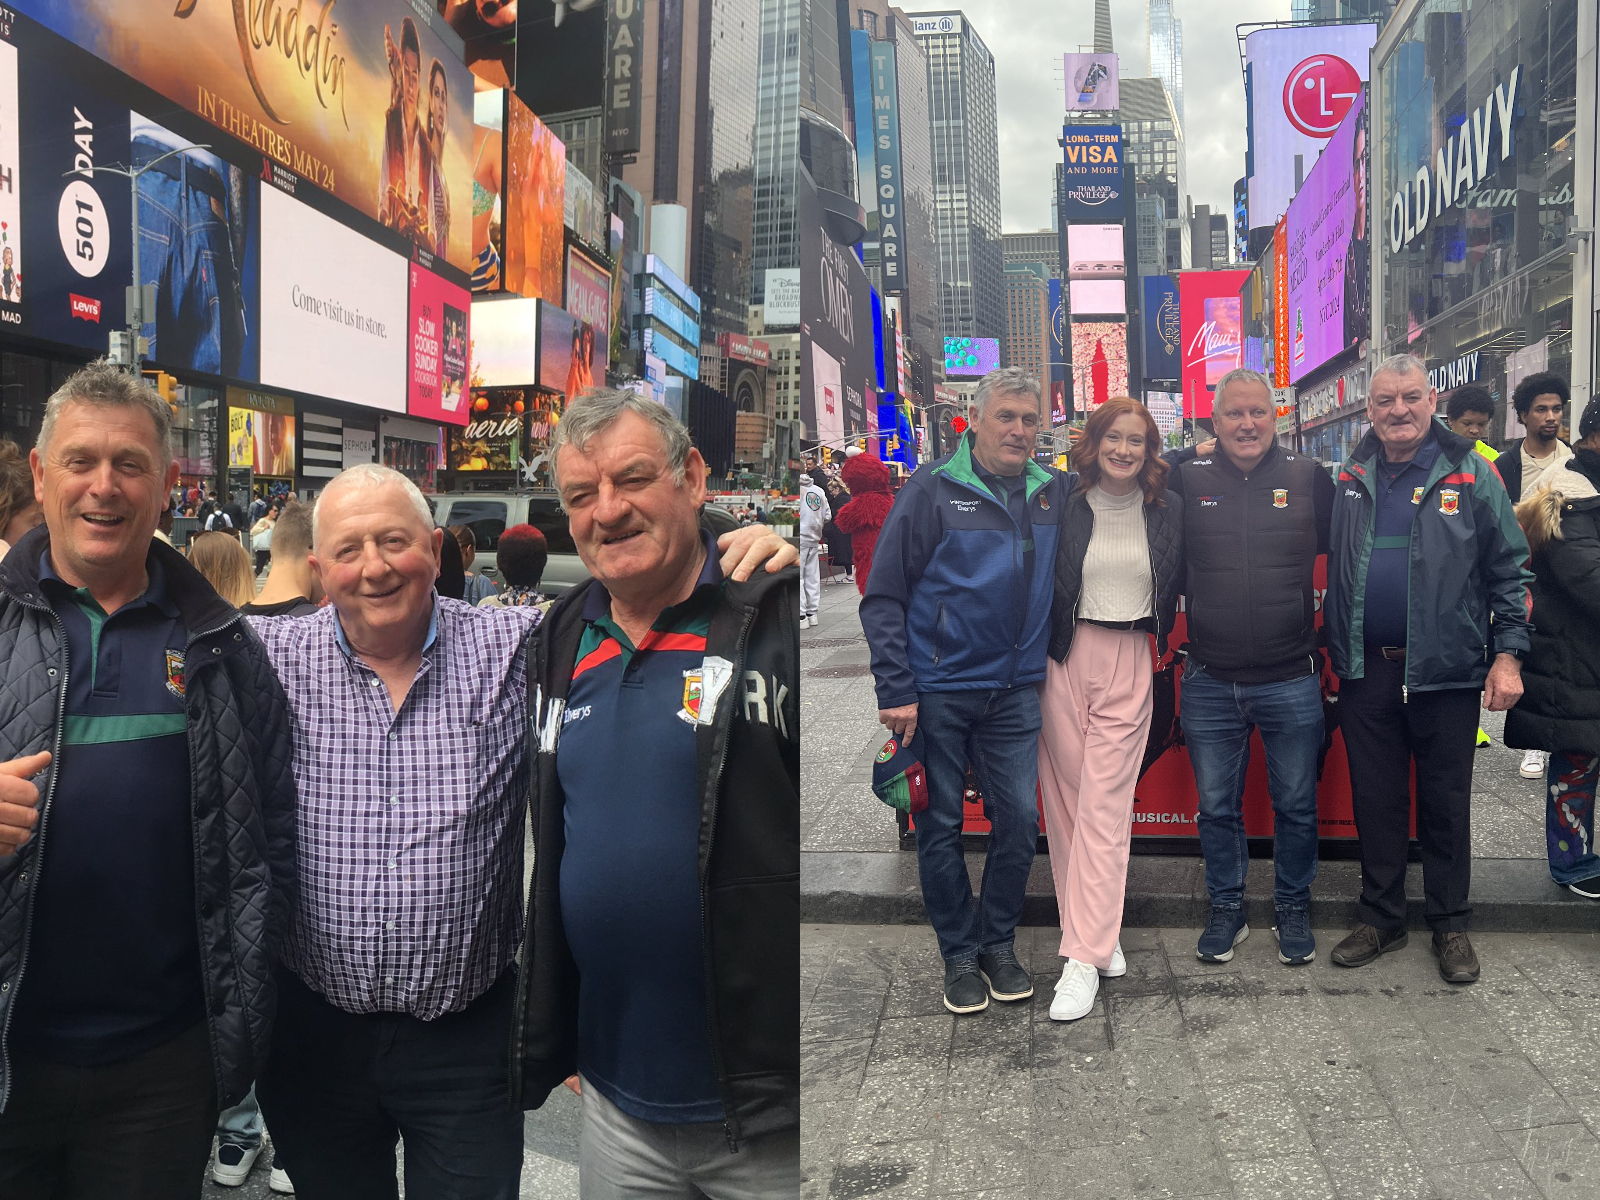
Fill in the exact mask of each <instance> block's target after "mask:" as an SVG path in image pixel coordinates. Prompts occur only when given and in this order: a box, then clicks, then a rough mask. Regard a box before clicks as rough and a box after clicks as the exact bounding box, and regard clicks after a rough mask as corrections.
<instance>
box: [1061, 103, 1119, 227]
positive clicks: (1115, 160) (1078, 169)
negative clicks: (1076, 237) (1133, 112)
mask: <svg viewBox="0 0 1600 1200" xmlns="http://www.w3.org/2000/svg"><path fill="white" fill-rule="evenodd" d="M1061 153H1062V159H1063V166H1062V180H1061V183H1062V194H1061V199H1062V204H1063V206H1064V209H1065V213H1066V218H1067V220H1069V221H1120V220H1122V217H1123V211H1122V208H1123V206H1122V126H1120V125H1068V126H1066V127H1065V128H1064V129H1063V130H1062V132H1061Z"/></svg>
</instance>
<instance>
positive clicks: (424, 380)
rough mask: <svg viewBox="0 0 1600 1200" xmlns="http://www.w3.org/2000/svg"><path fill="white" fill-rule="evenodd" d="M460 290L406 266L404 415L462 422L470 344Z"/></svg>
mask: <svg viewBox="0 0 1600 1200" xmlns="http://www.w3.org/2000/svg"><path fill="white" fill-rule="evenodd" d="M471 310H472V294H471V293H470V292H468V291H467V289H466V288H463V287H457V286H456V285H455V284H453V283H449V282H446V281H445V280H443V279H441V278H439V276H437V275H435V274H434V273H433V272H432V271H427V270H424V269H423V268H422V267H419V266H418V265H417V264H416V263H412V264H411V321H410V324H409V326H408V329H409V332H410V339H409V341H408V343H407V367H408V371H407V374H406V411H407V412H408V413H410V414H411V415H412V416H413V417H426V418H427V419H428V420H430V421H443V422H444V423H445V424H447V425H465V424H466V423H467V416H468V411H467V348H468V347H469V346H470V345H471V344H472V342H471V337H470V333H469V313H470V312H471Z"/></svg>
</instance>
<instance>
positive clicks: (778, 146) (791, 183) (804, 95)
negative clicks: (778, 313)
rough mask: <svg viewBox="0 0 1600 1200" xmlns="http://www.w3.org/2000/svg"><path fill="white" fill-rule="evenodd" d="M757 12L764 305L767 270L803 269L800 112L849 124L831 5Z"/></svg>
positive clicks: (779, 6) (755, 265) (759, 265)
mask: <svg viewBox="0 0 1600 1200" xmlns="http://www.w3.org/2000/svg"><path fill="white" fill-rule="evenodd" d="M664 2H666V3H681V0H664ZM654 7H655V5H648V6H646V11H649V10H650V9H652V8H654ZM760 10H761V15H760V37H759V42H758V44H759V45H760V46H761V47H762V51H761V59H760V65H759V68H758V72H757V77H756V87H755V98H756V119H755V129H756V138H755V172H754V175H755V177H754V191H753V195H752V204H751V207H752V226H753V229H752V238H751V242H752V247H753V252H752V255H751V269H750V294H751V302H752V303H758V304H759V303H763V302H764V288H765V279H766V270H767V268H769V267H796V266H799V264H800V238H799V232H798V229H797V227H796V224H795V195H796V188H797V183H796V178H795V172H796V171H797V170H798V169H799V166H800V110H801V109H802V108H804V109H806V110H807V112H808V113H810V114H811V115H812V116H813V117H820V118H821V119H822V120H823V121H825V122H826V123H827V124H829V125H832V126H834V127H835V128H842V127H843V122H844V105H843V97H842V96H841V94H840V79H841V76H840V72H839V23H838V16H837V13H836V11H835V9H834V6H833V4H832V3H831V0H760ZM852 190H853V189H852Z"/></svg>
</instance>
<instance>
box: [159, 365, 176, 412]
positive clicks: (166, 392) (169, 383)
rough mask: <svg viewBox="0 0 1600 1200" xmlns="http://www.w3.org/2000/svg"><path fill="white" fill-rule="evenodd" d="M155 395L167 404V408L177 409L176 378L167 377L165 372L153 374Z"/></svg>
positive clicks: (174, 376)
mask: <svg viewBox="0 0 1600 1200" xmlns="http://www.w3.org/2000/svg"><path fill="white" fill-rule="evenodd" d="M155 376H156V378H155V385H156V394H157V395H159V396H160V397H161V398H162V399H163V400H164V401H166V403H167V407H168V408H177V407H178V377H177V376H176V375H168V374H167V373H166V372H165V371H157V372H156V373H155Z"/></svg>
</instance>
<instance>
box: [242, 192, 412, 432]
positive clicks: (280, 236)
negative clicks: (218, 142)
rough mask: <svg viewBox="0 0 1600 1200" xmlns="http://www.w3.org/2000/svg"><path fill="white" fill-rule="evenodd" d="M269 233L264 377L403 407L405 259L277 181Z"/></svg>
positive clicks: (265, 222) (266, 209)
mask: <svg viewBox="0 0 1600 1200" xmlns="http://www.w3.org/2000/svg"><path fill="white" fill-rule="evenodd" d="M261 238H262V243H263V244H264V245H267V246H271V247H272V251H271V253H269V254H263V255H262V256H261V382H262V383H265V384H269V385H274V386H277V387H285V388H290V389H292V390H294V391H298V392H310V393H311V394H312V395H316V396H330V397H332V398H333V399H335V400H344V401H347V402H349V403H351V404H364V405H366V406H368V407H370V408H381V409H383V410H385V411H387V412H396V413H400V412H404V411H405V408H406V394H407V392H406V362H407V352H406V343H407V340H408V339H407V337H406V334H407V329H408V324H407V311H406V309H407V301H408V298H409V295H410V288H409V286H408V281H407V278H406V269H407V266H408V264H407V262H406V260H405V258H404V257H403V256H402V255H400V254H397V253H395V252H394V251H393V250H390V249H388V248H386V247H384V246H381V245H379V244H378V243H377V242H374V241H371V240H369V239H367V238H364V237H362V236H361V235H360V234H359V233H355V232H353V231H351V230H350V229H347V228H346V227H345V226H343V225H341V224H339V223H338V222H337V221H335V220H334V219H333V218H332V217H329V216H326V215H324V214H323V213H321V212H318V211H317V210H316V209H314V208H311V207H310V206H309V205H305V204H302V203H301V202H300V201H298V200H296V199H294V197H292V196H286V195H284V194H283V193H282V192H280V191H279V190H278V189H277V188H270V187H269V188H262V189H261Z"/></svg>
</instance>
